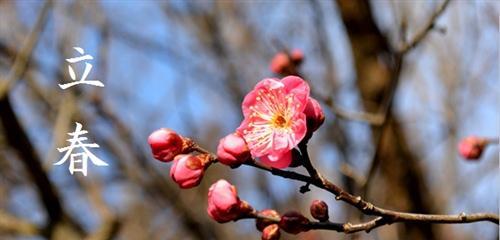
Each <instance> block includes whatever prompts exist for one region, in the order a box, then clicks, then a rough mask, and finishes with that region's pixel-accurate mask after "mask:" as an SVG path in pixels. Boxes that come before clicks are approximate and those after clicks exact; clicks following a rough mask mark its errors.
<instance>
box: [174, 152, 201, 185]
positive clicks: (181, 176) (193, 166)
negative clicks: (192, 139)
mask: <svg viewBox="0 0 500 240" xmlns="http://www.w3.org/2000/svg"><path fill="white" fill-rule="evenodd" d="M205 164H207V161H206V160H205V158H204V157H202V156H193V155H186V154H181V155H177V156H176V157H175V159H174V164H172V167H171V168H170V177H171V178H172V180H174V182H176V183H177V184H178V185H179V186H180V187H181V188H192V187H195V186H198V185H199V184H200V182H201V179H202V178H203V173H204V172H205Z"/></svg>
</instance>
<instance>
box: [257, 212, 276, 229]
mask: <svg viewBox="0 0 500 240" xmlns="http://www.w3.org/2000/svg"><path fill="white" fill-rule="evenodd" d="M259 215H262V216H266V217H273V218H278V219H279V218H280V214H279V213H278V212H276V210H274V209H265V210H262V211H260V212H259ZM273 223H274V222H273V221H271V220H268V219H263V218H257V219H256V220H255V227H256V228H257V229H258V230H259V231H262V230H264V228H265V227H267V226H268V225H271V224H273Z"/></svg>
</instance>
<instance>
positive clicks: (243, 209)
mask: <svg viewBox="0 0 500 240" xmlns="http://www.w3.org/2000/svg"><path fill="white" fill-rule="evenodd" d="M251 210H253V209H252V208H251V206H250V205H248V203H246V202H244V201H240V199H239V197H238V193H237V191H236V188H235V187H234V186H233V185H231V184H230V183H229V182H227V181H226V180H224V179H220V180H219V181H217V182H216V183H214V184H212V186H210V188H209V189H208V208H207V212H208V215H209V216H210V217H211V218H212V219H214V220H215V221H217V222H219V223H225V222H229V221H232V220H237V219H238V218H239V217H240V216H242V215H243V214H245V213H248V212H249V211H251Z"/></svg>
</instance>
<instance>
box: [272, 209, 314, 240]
mask: <svg viewBox="0 0 500 240" xmlns="http://www.w3.org/2000/svg"><path fill="white" fill-rule="evenodd" d="M308 224H309V219H307V218H306V217H304V216H303V215H302V214H300V213H299V212H295V211H290V212H287V213H285V214H284V215H283V216H282V217H281V221H280V222H279V227H280V228H281V229H283V231H285V232H287V233H291V234H298V233H300V232H305V231H308V230H309V228H308Z"/></svg>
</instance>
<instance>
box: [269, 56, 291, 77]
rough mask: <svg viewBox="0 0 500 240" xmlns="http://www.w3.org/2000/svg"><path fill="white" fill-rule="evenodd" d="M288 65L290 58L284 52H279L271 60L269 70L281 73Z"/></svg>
mask: <svg viewBox="0 0 500 240" xmlns="http://www.w3.org/2000/svg"><path fill="white" fill-rule="evenodd" d="M289 67H290V58H289V57H288V55H287V54H286V53H284V52H279V53H276V55H274V57H273V59H272V60H271V65H270V68H271V71H272V72H274V73H277V74H283V73H285V71H286V70H287V68H289Z"/></svg>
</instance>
